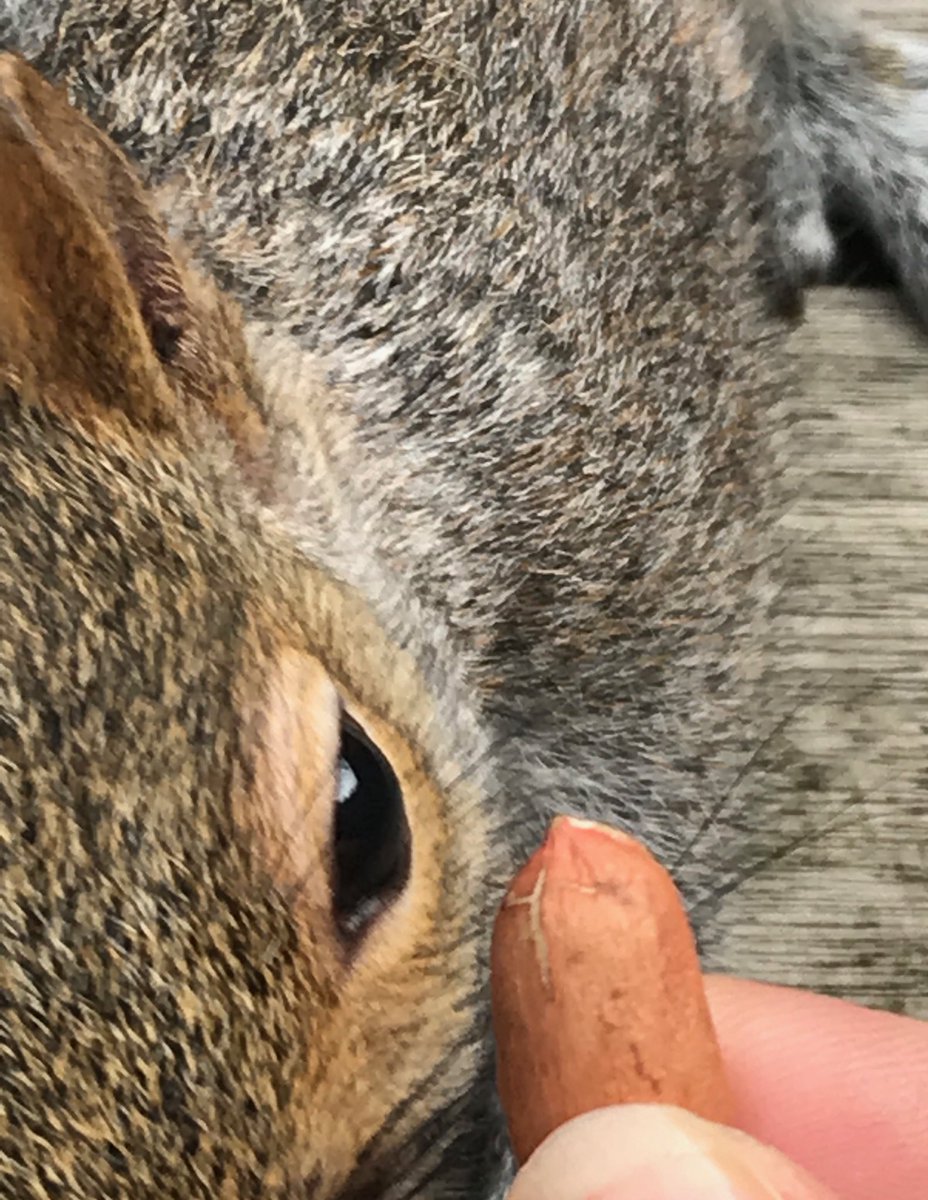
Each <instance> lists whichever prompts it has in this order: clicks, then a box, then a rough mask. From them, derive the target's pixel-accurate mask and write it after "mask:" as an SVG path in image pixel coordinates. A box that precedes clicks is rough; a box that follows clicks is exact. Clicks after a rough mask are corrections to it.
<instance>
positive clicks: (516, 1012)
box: [491, 817, 731, 1162]
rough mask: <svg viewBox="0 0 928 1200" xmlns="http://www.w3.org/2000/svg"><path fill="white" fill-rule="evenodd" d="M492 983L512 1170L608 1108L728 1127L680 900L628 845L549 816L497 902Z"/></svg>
mask: <svg viewBox="0 0 928 1200" xmlns="http://www.w3.org/2000/svg"><path fill="white" fill-rule="evenodd" d="M491 978H492V993H493V1021H494V1028H495V1033H496V1042H497V1073H498V1081H499V1089H500V1095H501V1098H502V1102H503V1107H504V1108H505V1111H506V1115H507V1119H508V1122H509V1131H510V1136H511V1138H512V1144H513V1148H514V1150H515V1153H516V1156H517V1158H518V1159H519V1161H520V1162H524V1161H525V1160H526V1159H527V1158H528V1157H529V1156H530V1155H531V1154H532V1152H533V1151H534V1150H535V1148H536V1147H537V1146H538V1145H539V1144H540V1143H541V1142H542V1141H543V1140H544V1139H545V1138H546V1137H547V1136H548V1134H550V1133H552V1132H553V1131H554V1130H555V1129H556V1128H557V1127H558V1126H559V1125H562V1124H563V1123H564V1122H565V1121H569V1120H570V1119H571V1118H573V1117H577V1116H580V1115H581V1114H582V1113H585V1112H590V1111H592V1110H593V1109H596V1108H601V1107H604V1106H606V1105H610V1104H629V1103H639V1104H640V1103H648V1102H653V1103H660V1104H672V1105H678V1106H680V1107H682V1108H686V1109H688V1110H689V1111H690V1112H693V1113H695V1114H697V1115H699V1116H702V1117H706V1118H708V1119H710V1120H714V1121H721V1122H727V1121H729V1119H730V1116H731V1098H730V1094H729V1090H728V1085H727V1082H726V1079H725V1075H724V1071H723V1068H722V1060H721V1054H720V1051H719V1047H718V1042H717V1040H716V1036H715V1030H714V1029H713V1026H712V1020H711V1017H710V1015H709V1008H708V1003H707V1001H706V996H705V991H704V989H703V984H702V975H701V972H700V968H699V960H698V957H697V954H696V946H695V942H694V939H693V935H692V932H691V930H690V927H689V923H688V921H687V917H686V914H685V912H684V910H683V905H682V902H681V900H680V896H679V894H678V892H677V889H676V887H675V886H674V883H673V881H672V879H671V878H670V876H669V875H668V873H667V872H666V871H665V870H664V868H663V867H661V866H660V865H659V864H658V863H657V861H656V860H655V859H654V858H653V857H652V856H651V855H650V853H649V852H648V851H647V850H646V849H645V848H644V847H643V846H642V845H640V844H639V843H637V842H635V841H634V840H633V839H632V838H630V837H628V836H627V835H625V834H623V833H620V832H619V831H617V830H614V829H610V828H608V827H606V826H603V825H594V824H592V823H590V822H588V821H579V820H574V819H572V818H569V817H558V818H557V819H556V820H555V821H554V822H553V824H552V826H551V829H550V830H549V833H548V836H547V839H546V841H545V843H544V845H543V846H542V847H541V849H540V850H538V851H537V852H536V853H535V854H534V855H533V857H532V858H531V859H530V860H529V861H528V863H527V864H526V865H525V867H524V868H523V869H522V870H521V871H520V872H519V874H518V875H517V876H516V878H515V880H514V882H513V883H512V886H511V887H510V889H509V891H508V893H507V895H506V899H505V900H504V901H503V905H502V907H501V909H500V912H499V915H498V917H497V920H496V926H495V930H494V935H493V951H492V975H491Z"/></svg>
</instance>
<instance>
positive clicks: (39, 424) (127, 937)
mask: <svg viewBox="0 0 928 1200" xmlns="http://www.w3.org/2000/svg"><path fill="white" fill-rule="evenodd" d="M0 143H2V146H0V153H2V156H3V161H4V183H3V186H2V188H0V453H2V456H3V470H2V472H0V614H2V621H0V847H2V849H0V853H2V855H3V880H4V887H3V898H2V900H0V962H2V968H0V980H2V982H0V997H2V999H0V1003H2V1010H3V1016H2V1021H0V1028H2V1031H3V1033H2V1037H0V1098H2V1102H3V1105H4V1108H5V1111H6V1114H7V1122H6V1133H5V1134H4V1135H3V1142H4V1146H3V1158H4V1166H3V1168H2V1173H3V1177H4V1180H5V1189H6V1190H7V1191H8V1192H9V1194H11V1195H12V1194H16V1195H26V1194H28V1195H34V1196H37V1197H38V1196H48V1197H69V1198H70V1197H75V1198H76V1197H81V1198H82V1200H103V1198H104V1197H107V1198H110V1197H114V1196H122V1197H126V1198H127V1200H142V1198H143V1197H145V1198H147V1197H152V1198H154V1197H158V1198H159V1200H166V1198H167V1197H171V1196H177V1197H184V1200H189V1198H190V1197H196V1196H204V1197H206V1196H209V1197H211V1198H217V1200H218V1198H221V1200H238V1198H242V1200H244V1198H245V1197H261V1198H262V1200H263V1198H265V1197H274V1196H281V1197H289V1196H301V1197H302V1196H312V1197H317V1198H319V1200H324V1198H326V1197H329V1196H336V1195H340V1196H358V1197H360V1196H387V1195H392V1194H394V1192H395V1193H396V1194H404V1195H405V1194H408V1193H410V1192H412V1191H415V1192H416V1194H417V1195H421V1196H425V1195H438V1194H444V1193H443V1192H442V1191H440V1190H439V1184H438V1183H434V1182H433V1183H432V1184H430V1183H429V1180H430V1179H432V1180H434V1179H435V1178H436V1175H437V1169H438V1166H439V1164H440V1163H441V1162H442V1161H443V1159H444V1157H445V1155H446V1154H448V1153H449V1152H450V1151H451V1150H452V1149H454V1150H455V1151H456V1159H457V1161H458V1162H459V1163H460V1162H461V1161H463V1162H464V1163H465V1167H464V1168H462V1169H464V1170H466V1172H467V1174H466V1176H461V1177H457V1178H455V1177H454V1176H443V1185H442V1186H444V1187H449V1186H450V1187H457V1188H458V1190H461V1189H469V1187H470V1186H471V1183H472V1182H473V1181H474V1180H479V1179H480V1177H481V1172H482V1171H483V1170H484V1167H485V1164H486V1163H487V1161H488V1157H489V1156H490V1153H491V1151H489V1150H488V1149H487V1148H486V1142H487V1140H488V1139H487V1135H486V1127H485V1120H486V1112H485V1111H481V1107H484V1108H485V1106H486V1103H487V1101H486V1096H485V1095H484V1094H481V1093H479V1092H475V1090H474V1087H473V1084H474V1080H475V1079H477V1078H484V1079H486V1078H488V1063H487V1059H486V1052H485V1049H484V1046H485V1039H484V1033H485V1030H484V1028H483V1017H482V1016H481V1014H482V1012H483V1005H482V995H483V987H484V977H485V963H484V954H485V939H486V934H487V926H488V921H487V920H486V913H485V911H484V909H485V904H486V901H485V896H486V888H485V883H486V879H487V873H488V863H489V862H490V858H491V855H490V849H489V847H490V844H491V841H492V835H491V831H490V830H489V829H488V827H487V823H486V817H485V815H484V813H485V810H484V806H483V805H482V804H481V788H482V784H481V780H480V773H479V769H477V768H476V767H474V766H473V764H471V765H468V763H467V762H466V761H465V759H466V757H467V754H472V755H476V757H478V758H479V740H478V735H477V734H476V732H475V729H476V726H475V725H474V723H473V722H472V720H471V718H470V717H469V716H468V710H467V706H466V703H465V702H463V701H459V700H458V698H457V692H456V690H455V687H454V685H453V683H452V682H451V681H450V680H449V679H448V678H445V677H444V675H443V668H441V667H440V665H434V664H433V665H431V666H429V667H427V668H423V666H422V661H421V659H420V657H419V656H417V654H416V653H415V651H414V650H413V649H410V648H409V647H405V646H403V645H401V644H399V643H398V642H397V640H396V639H395V638H394V637H392V636H391V635H390V634H389V633H387V632H385V630H384V628H383V625H382V622H381V620H380V618H379V617H378V616H377V615H376V614H375V613H374V612H373V611H372V609H371V607H370V605H369V604H368V603H367V602H366V601H365V599H364V598H363V597H362V596H360V595H359V594H358V593H357V592H356V591H355V590H353V589H352V588H351V587H349V586H347V585H346V584H345V583H344V582H343V581H342V580H340V579H339V578H338V577H337V575H336V574H335V573H333V572H332V571H331V570H330V569H327V568H326V566H325V564H324V563H320V562H316V561H312V560H311V559H310V558H309V557H308V556H307V555H306V554H305V553H304V552H303V551H301V550H300V549H299V547H298V545H297V544H296V541H295V540H294V537H293V536H292V531H291V527H290V525H288V522H287V520H284V519H281V518H280V515H279V514H277V513H276V512H275V511H274V509H273V506H272V505H269V504H268V503H267V502H266V499H267V486H266V485H267V480H268V477H269V472H270V471H271V470H272V466H273V464H272V461H271V459H272V447H273V444H274V437H275V433H274V429H273V426H274V414H273V412H272V410H271V407H270V406H269V403H268V400H267V397H266V396H265V395H264V394H263V392H262V389H261V385H260V381H259V380H258V379H257V378H256V375H255V371H254V370H253V368H252V367H251V365H250V363H249V357H248V353H247V350H246V343H245V337H244V335H243V329H242V323H241V318H240V316H239V314H238V312H237V310H236V308H235V306H234V305H233V304H232V303H230V302H229V301H228V300H227V299H225V298H224V297H222V296H221V295H220V294H219V293H218V292H217V291H216V290H215V289H214V288H213V287H212V286H211V285H210V284H209V283H207V282H206V281H205V280H203V279H202V278H201V277H200V276H199V275H198V274H197V272H196V271H195V270H194V269H193V268H191V266H190V265H189V263H188V262H187V261H186V259H185V257H184V255H183V254H182V252H181V251H180V250H179V249H178V248H176V247H175V246H173V245H172V244H171V242H170V240H169V238H168V236H167V234H166V232H165V229H164V227H163V226H162V223H161V221H160V220H159V219H158V217H157V215H156V214H155V212H154V209H153V206H152V204H151V202H150V200H149V198H148V196H147V195H146V192H145V189H144V188H143V186H142V185H141V183H140V182H139V180H138V179H137V178H136V176H135V174H134V172H133V171H132V169H131V168H130V166H129V164H128V163H127V161H126V160H125V158H124V157H123V156H122V154H121V153H120V152H119V150H118V149H117V148H116V147H115V146H113V145H112V144H111V143H110V142H109V141H108V140H107V139H105V138H104V137H103V136H102V135H101V134H100V133H99V132H98V131H97V130H96V129H95V128H94V127H93V126H92V125H91V124H90V123H89V122H88V121H87V120H85V119H84V118H83V117H82V116H80V115H79V114H78V113H76V112H75V111H74V110H73V109H72V108H71V107H70V106H69V104H68V102H67V100H66V98H65V97H64V96H63V95H61V94H60V93H59V92H58V91H56V90H55V89H53V88H52V87H51V86H50V85H48V84H47V83H45V82H44V81H43V80H42V79H41V78H39V77H38V76H37V75H36V74H35V73H34V72H33V71H32V70H31V69H30V68H29V67H28V66H26V65H25V64H24V63H23V62H22V61H21V60H19V59H17V58H14V57H12V56H3V57H0ZM462 747H463V750H462ZM474 1106H476V1107H474ZM467 1139H471V1141H470V1142H468V1140H467ZM462 1150H463V1151H464V1152H463V1153H462ZM430 1188H431V1189H433V1190H430Z"/></svg>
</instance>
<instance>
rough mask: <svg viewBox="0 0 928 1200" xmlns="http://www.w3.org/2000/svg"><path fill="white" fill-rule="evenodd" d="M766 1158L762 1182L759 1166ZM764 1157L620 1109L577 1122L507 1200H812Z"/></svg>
mask: <svg viewBox="0 0 928 1200" xmlns="http://www.w3.org/2000/svg"><path fill="white" fill-rule="evenodd" d="M768 1156H769V1158H770V1163H769V1165H770V1179H768V1171H767V1166H768V1162H767V1158H768ZM780 1167H781V1163H780V1160H779V1158H778V1157H777V1156H775V1155H774V1154H773V1152H772V1151H767V1150H766V1149H765V1148H764V1147H761V1146H758V1145H756V1143H754V1142H752V1141H751V1140H750V1139H748V1138H745V1137H744V1136H743V1135H741V1134H738V1133H735V1132H734V1131H733V1130H728V1129H723V1128H722V1127H720V1126H715V1125H711V1124H709V1123H708V1122H705V1121H701V1120H699V1119H698V1118H696V1117H692V1116H690V1115H689V1114H688V1113H684V1112H683V1111H682V1110H680V1109H673V1108H665V1107H662V1106H659V1105H628V1106H625V1107H622V1108H611V1109H601V1110H599V1111H598V1112H594V1113H589V1114H588V1115H587V1116H584V1117H579V1118H578V1119H577V1120H575V1121H571V1122H570V1123H569V1124H568V1125H565V1126H564V1127H563V1128H562V1129H560V1130H558V1131H557V1133H555V1134H553V1135H552V1136H551V1137H550V1138H549V1139H548V1140H547V1141H546V1142H545V1143H544V1145H543V1146H541V1148H540V1149H539V1150H538V1151H537V1152H536V1153H535V1154H534V1155H533V1156H532V1158H531V1159H529V1161H528V1163H526V1165H525V1167H524V1168H523V1169H522V1171H521V1172H520V1174H519V1177H518V1179H517V1180H516V1183H515V1185H514V1186H513V1189H512V1192H511V1194H510V1200H815V1198H816V1197H817V1196H819V1195H820V1194H821V1193H818V1192H816V1191H815V1190H814V1189H813V1190H809V1189H806V1188H805V1187H800V1188H793V1187H791V1186H789V1185H787V1190H786V1191H781V1190H778V1187H777V1185H776V1184H774V1183H773V1182H772V1180H773V1179H776V1180H777V1182H778V1183H779V1182H780V1181H781V1180H783V1181H786V1180H787V1179H788V1178H789V1179H791V1178H792V1173H791V1172H790V1171H788V1170H787V1171H786V1172H783V1171H782V1170H781V1169H780Z"/></svg>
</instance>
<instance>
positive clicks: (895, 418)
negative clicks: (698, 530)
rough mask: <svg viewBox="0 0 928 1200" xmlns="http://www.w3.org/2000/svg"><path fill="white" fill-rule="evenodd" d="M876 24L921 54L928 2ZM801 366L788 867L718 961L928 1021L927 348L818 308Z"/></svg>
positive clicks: (837, 298)
mask: <svg viewBox="0 0 928 1200" xmlns="http://www.w3.org/2000/svg"><path fill="white" fill-rule="evenodd" d="M865 15H866V16H867V17H869V18H872V19H874V20H877V21H879V22H881V23H882V24H883V25H884V26H888V27H892V28H895V29H897V30H902V31H910V32H920V33H922V34H928V0H892V2H889V0H887V2H886V3H882V4H876V3H872V2H871V4H870V5H869V6H866V8H865ZM793 349H794V351H795V353H796V355H797V356H798V359H799V363H800V367H801V377H802V379H803V386H802V388H801V391H800V394H799V395H797V396H796V397H795V398H794V399H793V400H792V401H791V403H790V405H789V425H788V429H787V432H786V435H785V436H786V446H785V455H786V462H787V464H788V465H787V483H788V486H789V488H790V491H791V493H792V496H793V499H792V501H791V504H790V508H789V512H788V515H787V517H786V519H785V521H784V523H783V532H784V534H785V536H786V541H787V546H788V549H787V556H786V587H785V590H784V593H783V595H782V598H781V601H780V603H779V605H778V608H777V612H776V616H775V620H774V622H773V627H772V629H771V630H770V639H769V644H770V648H769V651H768V654H769V659H768V661H767V663H766V670H767V675H768V686H769V687H770V709H771V723H772V725H773V726H774V727H775V726H776V722H777V720H779V719H780V716H781V714H783V715H782V720H783V722H784V726H783V728H782V730H781V731H779V732H776V733H775V734H774V736H773V737H772V739H771V745H770V747H769V756H770V759H771V761H772V763H773V769H772V771H771V772H770V774H769V775H768V779H769V780H770V783H769V786H770V787H773V788H775V789H776V790H777V791H778V793H779V794H780V796H781V804H780V806H779V808H777V809H776V812H777V820H776V828H775V829H774V828H771V829H766V830H760V831H758V833H757V838H756V841H757V845H758V853H759V856H760V857H759V861H762V860H763V857H764V853H768V854H771V855H774V856H776V855H777V853H778V851H779V850H780V849H784V848H788V847H790V846H791V844H792V843H795V848H793V849H791V850H790V851H789V853H787V854H785V855H784V856H783V857H780V858H776V860H775V862H773V863H771V864H770V866H769V867H766V868H763V867H761V868H759V869H758V871H757V873H756V874H754V875H753V877H752V878H751V879H750V880H749V882H747V883H746V884H744V885H742V886H741V887H739V888H738V889H737V890H736V891H735V893H734V894H733V895H732V896H731V897H730V899H729V902H728V906H727V909H726V911H725V913H724V921H723V925H724V928H725V933H724V935H723V946H722V948H721V954H720V958H721V960H722V961H724V962H725V964H726V965H727V966H731V965H733V964H734V965H737V966H738V967H739V968H740V969H742V970H744V971H746V972H747V973H750V974H754V975H756V976H758V977H761V978H766V979H771V980H776V981H780V982H784V983H792V984H802V985H804V986H811V987H814V988H819V989H821V990H825V991H832V992H837V993H839V994H843V995H845V996H849V997H853V998H855V999H858V1000H860V1001H862V1002H865V1003H870V1004H875V1005H878V1006H880V1007H888V1008H894V1009H900V1010H901V1009H906V1010H908V1011H909V1012H912V1013H914V1014H918V1015H922V1016H928V336H926V335H925V334H923V333H922V332H921V331H919V330H918V329H916V328H914V327H913V326H912V325H911V324H910V323H909V321H908V320H907V318H906V317H905V316H904V315H903V313H902V311H901V310H900V308H899V307H898V305H897V304H896V302H895V300H894V299H893V298H892V297H891V296H887V295H885V294H882V293H880V292H873V291H871V292H867V291H853V292H852V291H848V290H845V289H836V288H832V289H826V288H823V289H820V290H819V291H817V292H814V293H813V294H812V295H811V296H810V301H809V309H808V314H807V320H806V322H805V324H804V326H803V327H802V329H801V330H800V331H799V332H798V333H797V334H796V335H795V338H794V340H793ZM832 827H833V828H832ZM823 830H824V831H826V832H823ZM828 830H830V832H829V831H828ZM771 914H775V915H774V917H773V919H771ZM761 930H762V931H763V933H762V935H761V936H759V931H761Z"/></svg>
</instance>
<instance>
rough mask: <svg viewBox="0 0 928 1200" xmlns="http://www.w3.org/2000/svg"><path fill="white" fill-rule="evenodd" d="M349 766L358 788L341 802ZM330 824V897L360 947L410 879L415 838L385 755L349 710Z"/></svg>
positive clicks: (339, 923)
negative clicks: (345, 769)
mask: <svg viewBox="0 0 928 1200" xmlns="http://www.w3.org/2000/svg"><path fill="white" fill-rule="evenodd" d="M343 761H344V762H346V763H347V764H348V766H349V767H350V768H351V771H352V772H353V774H354V776H355V779H356V780H357V785H356V787H355V789H354V791H353V793H352V795H351V797H350V798H348V799H346V800H343V801H341V800H339V799H338V796H339V792H340V786H341V778H340V777H341V766H342V762H343ZM335 795H336V802H335V814H334V818H333V825H332V897H333V901H332V903H333V912H334V916H335V923H336V925H337V926H338V929H339V931H340V932H341V934H342V936H343V937H344V938H345V940H346V941H347V942H348V943H349V944H354V943H356V942H357V941H358V940H359V939H360V937H361V936H362V935H363V934H364V933H365V932H367V930H368V929H369V928H370V926H371V923H372V922H373V921H374V920H376V918H377V917H378V916H380V914H381V913H382V912H384V911H385V910H386V908H388V907H389V905H390V904H391V903H392V902H393V901H394V900H396V898H397V897H398V896H399V895H400V893H401V892H402V891H403V889H404V888H405V886H406V884H407V882H408V880H409V872H410V868H411V862H412V837H411V834H410V829H409V822H408V820H407V817H406V805H405V803H404V801H403V792H402V788H401V787H400V784H399V780H398V779H397V777H396V774H395V772H394V770H393V768H392V767H391V766H390V763H389V762H388V761H387V758H386V756H385V755H384V754H383V753H382V751H381V750H380V749H379V748H378V747H377V746H376V745H375V744H374V742H373V741H372V740H371V739H370V737H369V736H368V735H367V733H366V732H365V731H364V730H363V729H362V728H361V726H360V725H359V724H358V722H357V721H355V720H354V718H352V717H351V716H349V715H348V713H347V712H345V711H344V709H342V712H341V737H340V740H339V750H338V759H337V761H336V765H335Z"/></svg>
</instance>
